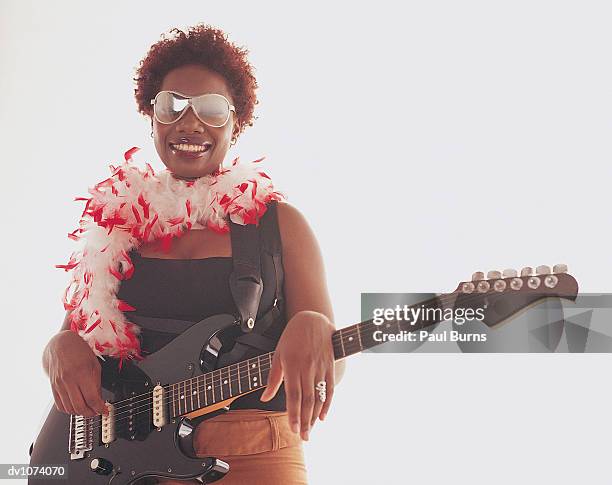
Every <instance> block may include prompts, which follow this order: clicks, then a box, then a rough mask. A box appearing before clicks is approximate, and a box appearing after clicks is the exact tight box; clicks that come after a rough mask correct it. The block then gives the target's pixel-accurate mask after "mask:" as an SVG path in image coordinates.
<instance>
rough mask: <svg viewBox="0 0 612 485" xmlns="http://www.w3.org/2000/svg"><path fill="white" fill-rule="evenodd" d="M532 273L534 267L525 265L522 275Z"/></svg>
mask: <svg viewBox="0 0 612 485" xmlns="http://www.w3.org/2000/svg"><path fill="white" fill-rule="evenodd" d="M532 273H533V269H532V268H531V266H525V267H524V268H523V269H522V270H521V276H531V274H532Z"/></svg>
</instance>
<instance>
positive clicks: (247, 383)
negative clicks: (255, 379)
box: [238, 361, 251, 392]
mask: <svg viewBox="0 0 612 485" xmlns="http://www.w3.org/2000/svg"><path fill="white" fill-rule="evenodd" d="M238 368H239V369H240V387H241V388H242V392H247V391H250V390H251V371H250V369H249V362H248V361H243V362H240V364H239V366H238Z"/></svg>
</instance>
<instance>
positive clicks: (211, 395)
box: [30, 265, 578, 485]
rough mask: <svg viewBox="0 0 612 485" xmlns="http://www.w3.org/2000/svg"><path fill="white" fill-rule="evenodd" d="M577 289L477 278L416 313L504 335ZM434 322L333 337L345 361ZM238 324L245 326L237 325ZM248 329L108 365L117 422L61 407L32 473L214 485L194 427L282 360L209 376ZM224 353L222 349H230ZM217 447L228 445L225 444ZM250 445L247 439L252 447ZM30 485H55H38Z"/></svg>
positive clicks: (260, 383) (546, 275)
mask: <svg viewBox="0 0 612 485" xmlns="http://www.w3.org/2000/svg"><path fill="white" fill-rule="evenodd" d="M577 293H578V284H577V282H576V280H575V279H574V278H573V277H572V276H570V275H569V274H567V273H566V267H565V265H556V266H555V267H554V268H553V270H552V271H551V270H550V268H548V267H546V266H540V267H538V268H537V271H536V274H535V275H534V274H532V271H531V269H530V268H524V269H523V270H522V271H521V273H520V275H518V274H517V272H516V271H514V270H506V271H504V273H503V274H501V273H500V272H498V271H492V272H489V273H488V274H487V278H485V276H484V274H483V273H480V272H478V273H475V274H474V276H473V278H472V281H464V282H461V283H460V284H459V285H458V287H457V288H456V290H455V291H453V292H452V293H449V294H445V295H438V296H436V297H434V298H431V299H430V300H427V301H425V302H419V303H417V304H415V305H413V306H414V307H415V308H416V307H417V306H419V307H421V308H454V309H457V308H465V309H467V308H472V309H474V308H481V309H484V310H483V311H484V318H483V320H482V321H483V322H484V323H485V324H486V325H488V326H490V327H493V326H496V325H498V324H500V323H502V322H504V321H506V320H508V319H509V318H511V317H512V316H513V315H515V314H517V313H518V312H519V311H521V310H523V309H525V308H527V307H529V306H530V305H532V304H534V303H535V302H538V301H540V300H542V299H544V298H550V297H553V298H564V299H569V300H575V298H576V296H577ZM434 323H437V322H435V321H416V322H414V321H413V322H407V321H405V320H394V321H388V320H387V321H385V324H384V325H376V324H374V323H373V320H367V321H364V322H361V323H357V324H355V325H352V326H349V327H346V328H342V329H340V330H337V331H336V332H334V334H333V336H332V343H333V349H334V355H335V359H336V360H340V359H344V358H346V357H348V356H349V355H353V354H356V353H358V352H361V351H363V350H365V349H368V348H371V347H374V346H375V345H379V344H380V343H381V342H380V338H375V332H378V331H382V332H396V333H397V332H399V331H408V332H415V331H419V330H421V329H423V328H426V327H428V326H430V325H433V324H434ZM237 324H238V325H237ZM236 328H239V322H238V321H237V320H236V317H235V316H234V315H229V314H219V315H213V316H211V317H209V318H206V319H205V320H202V321H201V322H198V323H196V324H194V325H193V326H192V327H190V328H189V329H188V330H186V331H185V332H183V333H181V334H179V335H178V336H177V337H176V338H175V339H173V340H172V341H171V342H170V343H169V344H167V345H165V346H164V347H162V348H161V349H159V350H158V351H157V352H155V353H152V354H150V355H148V356H147V357H146V358H145V359H144V360H142V361H140V362H135V361H128V362H127V364H124V365H123V368H122V369H121V370H118V368H117V359H106V361H102V360H100V362H101V365H102V398H103V399H104V400H105V401H106V402H107V403H108V404H107V406H108V407H109V410H110V413H109V416H100V415H98V416H94V417H83V416H75V415H68V414H66V413H63V412H60V411H59V410H57V408H56V407H55V406H53V408H52V410H51V411H50V413H49V415H48V416H47V418H46V421H45V422H44V424H43V426H42V428H41V430H40V432H39V434H38V436H37V438H36V440H35V442H34V443H33V444H32V446H31V447H30V465H31V466H41V465H62V466H64V471H65V475H66V476H67V478H66V480H64V481H63V482H62V483H69V484H79V485H81V484H86V483H87V484H100V485H102V484H111V485H131V484H134V483H135V482H136V481H138V480H140V479H142V478H144V477H157V478H166V479H175V480H188V479H192V480H193V479H195V480H197V481H199V482H201V483H211V482H213V481H215V480H219V479H220V478H222V477H223V476H224V475H225V474H226V473H227V472H228V470H229V465H228V464H227V463H225V462H223V461H221V460H219V459H217V458H214V457H206V458H199V457H197V456H196V455H195V453H194V448H193V442H192V440H193V436H192V432H193V430H194V428H195V426H194V424H193V421H192V420H193V418H195V417H198V416H201V415H204V414H210V413H212V412H213V411H217V410H219V409H221V408H227V406H229V404H230V403H231V402H232V401H233V400H235V399H236V398H238V397H240V396H243V395H245V394H247V393H250V392H254V391H257V390H259V389H261V388H262V387H264V386H266V383H267V379H268V373H269V370H270V366H271V363H272V355H273V352H269V353H266V354H262V355H259V356H257V357H253V358H250V359H247V360H243V361H240V362H236V363H233V364H231V365H228V366H225V367H222V368H219V369H214V370H205V369H206V368H207V365H206V362H207V361H209V360H210V358H211V355H213V354H214V355H216V354H217V353H218V352H219V350H220V349H219V341H222V340H223V339H221V338H220V336H221V335H222V334H223V332H225V331H227V330H228V329H236ZM221 350H222V349H221ZM218 439H223V437H222V436H220V437H219V438H218ZM245 439H248V438H247V437H245ZM31 483H32V484H33V485H34V484H37V485H42V484H49V485H56V484H57V483H58V482H57V480H55V479H48V480H47V479H41V478H39V477H37V478H36V479H35V480H32V481H31Z"/></svg>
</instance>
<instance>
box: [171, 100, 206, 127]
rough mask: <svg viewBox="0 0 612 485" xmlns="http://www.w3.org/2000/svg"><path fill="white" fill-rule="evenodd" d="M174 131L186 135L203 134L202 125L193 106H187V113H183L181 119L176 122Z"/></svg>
mask: <svg viewBox="0 0 612 485" xmlns="http://www.w3.org/2000/svg"><path fill="white" fill-rule="evenodd" d="M176 124H177V126H176V129H177V131H179V132H188V133H203V132H204V129H205V128H204V123H202V122H201V121H200V120H199V118H198V117H197V116H196V114H195V111H194V110H193V106H191V105H189V106H187V111H186V112H185V113H183V116H181V119H180V120H178V121H177V122H176Z"/></svg>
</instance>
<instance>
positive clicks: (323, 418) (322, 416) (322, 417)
mask: <svg viewBox="0 0 612 485" xmlns="http://www.w3.org/2000/svg"><path fill="white" fill-rule="evenodd" d="M325 416H327V414H321V417H320V418H319V419H320V420H321V421H324V420H325Z"/></svg>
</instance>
